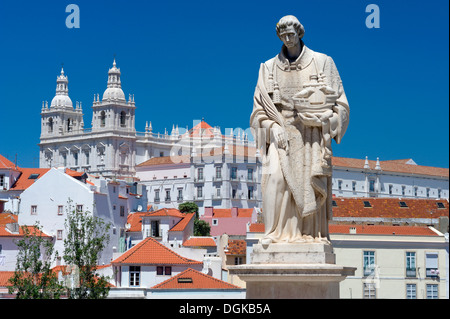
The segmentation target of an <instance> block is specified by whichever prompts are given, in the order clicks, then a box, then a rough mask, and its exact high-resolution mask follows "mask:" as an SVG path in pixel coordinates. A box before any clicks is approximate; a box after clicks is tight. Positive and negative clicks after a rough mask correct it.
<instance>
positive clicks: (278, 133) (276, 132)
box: [270, 124, 287, 149]
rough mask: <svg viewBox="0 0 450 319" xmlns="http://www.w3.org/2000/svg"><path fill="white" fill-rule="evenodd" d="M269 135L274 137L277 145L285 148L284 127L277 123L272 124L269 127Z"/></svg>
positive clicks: (285, 136)
mask: <svg viewBox="0 0 450 319" xmlns="http://www.w3.org/2000/svg"><path fill="white" fill-rule="evenodd" d="M270 133H271V135H272V138H273V139H274V141H275V143H276V144H277V145H278V147H280V148H283V149H286V147H287V135H286V132H285V131H284V129H283V128H282V127H281V126H280V125H278V124H274V125H273V126H272V128H271V132H270Z"/></svg>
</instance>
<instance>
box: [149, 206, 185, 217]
mask: <svg viewBox="0 0 450 319" xmlns="http://www.w3.org/2000/svg"><path fill="white" fill-rule="evenodd" d="M145 216H146V217H148V216H172V217H178V218H183V217H184V216H185V214H183V213H180V211H179V210H178V209H176V208H161V209H158V210H155V211H153V212H146V213H145Z"/></svg>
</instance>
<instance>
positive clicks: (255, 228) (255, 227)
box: [249, 223, 266, 233]
mask: <svg viewBox="0 0 450 319" xmlns="http://www.w3.org/2000/svg"><path fill="white" fill-rule="evenodd" d="M265 228H266V227H265V225H264V224H262V223H257V224H250V227H249V232H250V233H264V232H265Z"/></svg>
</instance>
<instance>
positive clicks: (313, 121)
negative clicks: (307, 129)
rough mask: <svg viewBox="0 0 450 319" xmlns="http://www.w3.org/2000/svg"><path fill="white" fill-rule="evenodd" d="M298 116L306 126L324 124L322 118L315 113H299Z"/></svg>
mask: <svg viewBox="0 0 450 319" xmlns="http://www.w3.org/2000/svg"><path fill="white" fill-rule="evenodd" d="M298 116H299V117H300V119H301V120H302V123H303V124H304V125H306V126H322V120H321V119H320V118H319V117H318V116H317V115H315V114H313V113H299V114H298Z"/></svg>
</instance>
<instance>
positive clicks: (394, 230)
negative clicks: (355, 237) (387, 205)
mask: <svg viewBox="0 0 450 319" xmlns="http://www.w3.org/2000/svg"><path fill="white" fill-rule="evenodd" d="M351 227H353V228H355V229H356V234H371V235H393V234H395V235H404V236H407V235H410V236H439V235H438V234H437V233H436V232H434V231H433V230H431V229H430V228H428V227H426V226H387V225H334V224H333V225H329V231H330V234H349V233H350V228H351Z"/></svg>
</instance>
